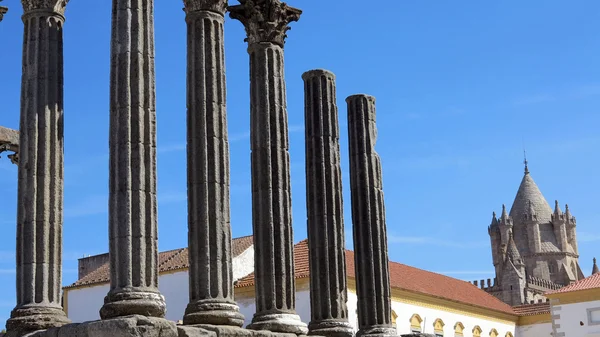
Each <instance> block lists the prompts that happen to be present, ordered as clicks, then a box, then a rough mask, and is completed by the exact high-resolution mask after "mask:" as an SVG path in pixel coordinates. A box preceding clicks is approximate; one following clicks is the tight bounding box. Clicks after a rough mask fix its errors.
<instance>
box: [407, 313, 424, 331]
mask: <svg viewBox="0 0 600 337" xmlns="http://www.w3.org/2000/svg"><path fill="white" fill-rule="evenodd" d="M421 323H423V319H422V318H421V316H419V314H414V315H412V317H411V318H410V331H411V332H421Z"/></svg>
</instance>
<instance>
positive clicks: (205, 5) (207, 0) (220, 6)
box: [183, 0, 227, 15]
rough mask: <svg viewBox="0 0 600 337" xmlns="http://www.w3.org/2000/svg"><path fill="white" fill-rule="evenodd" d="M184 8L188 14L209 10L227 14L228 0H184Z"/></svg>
mask: <svg viewBox="0 0 600 337" xmlns="http://www.w3.org/2000/svg"><path fill="white" fill-rule="evenodd" d="M183 5H184V6H185V8H184V9H183V10H184V11H185V12H186V13H187V14H190V13H193V12H198V11H209V12H215V13H219V14H221V15H225V12H226V11H227V0H183Z"/></svg>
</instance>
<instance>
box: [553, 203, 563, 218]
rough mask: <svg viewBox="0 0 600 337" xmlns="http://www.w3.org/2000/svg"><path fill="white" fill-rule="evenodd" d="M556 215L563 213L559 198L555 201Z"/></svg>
mask: <svg viewBox="0 0 600 337" xmlns="http://www.w3.org/2000/svg"><path fill="white" fill-rule="evenodd" d="M554 215H555V216H560V215H562V211H561V210H560V205H559V204H558V200H555V201H554Z"/></svg>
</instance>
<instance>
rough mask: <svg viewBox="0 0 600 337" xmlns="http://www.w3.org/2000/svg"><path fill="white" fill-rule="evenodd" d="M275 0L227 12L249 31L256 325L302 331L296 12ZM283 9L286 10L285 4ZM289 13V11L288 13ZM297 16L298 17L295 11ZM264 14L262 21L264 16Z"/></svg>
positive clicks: (248, 3)
mask: <svg viewBox="0 0 600 337" xmlns="http://www.w3.org/2000/svg"><path fill="white" fill-rule="evenodd" d="M286 8H287V7H286V6H285V5H284V4H282V3H280V2H279V1H276V0H261V1H256V2H253V1H251V0H247V1H242V4H241V5H239V6H233V7H230V11H231V13H230V14H231V17H232V18H234V19H238V20H240V21H241V22H242V23H243V24H244V26H245V27H246V31H247V32H248V39H247V41H248V44H249V46H248V53H249V54H250V97H251V99H250V127H251V132H250V143H251V145H250V147H251V151H252V153H251V161H252V163H251V167H252V229H253V233H254V248H255V249H254V259H255V263H254V266H255V273H254V274H255V278H256V314H255V315H254V317H253V319H252V323H251V324H250V325H249V326H248V328H250V329H254V330H269V331H273V332H283V333H295V334H306V333H307V332H308V329H307V328H306V324H304V323H302V322H301V321H300V317H299V316H298V315H297V314H296V284H295V280H294V256H293V234H292V216H291V213H292V212H291V186H290V156H289V152H288V147H289V139H288V124H287V123H288V117H287V107H286V91H285V81H284V73H283V69H284V68H283V47H282V46H283V35H282V34H281V32H285V30H286V29H283V28H282V27H287V24H288V23H289V22H290V18H291V17H292V16H294V15H296V16H299V11H297V10H296V12H294V13H296V14H292V12H293V11H291V9H286ZM283 9H284V10H283ZM286 13H287V14H286ZM296 19H297V17H296ZM265 20H266V21H265Z"/></svg>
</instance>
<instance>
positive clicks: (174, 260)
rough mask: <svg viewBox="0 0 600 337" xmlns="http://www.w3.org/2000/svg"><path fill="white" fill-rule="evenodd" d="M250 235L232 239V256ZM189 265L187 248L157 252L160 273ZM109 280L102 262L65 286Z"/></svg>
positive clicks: (246, 244)
mask: <svg viewBox="0 0 600 337" xmlns="http://www.w3.org/2000/svg"><path fill="white" fill-rule="evenodd" d="M252 242H253V241H252V235H250V236H244V237H241V238H235V239H233V240H232V253H233V256H238V255H240V254H241V253H243V252H244V251H246V249H248V248H250V247H251V246H252ZM188 267H189V262H188V249H187V248H180V249H175V250H169V251H166V252H162V253H159V254H158V270H159V272H160V273H164V272H167V271H173V270H180V269H186V268H188ZM107 282H110V267H109V262H106V263H104V264H103V265H101V266H100V267H98V268H97V269H96V270H94V271H92V272H90V273H89V274H88V275H86V276H84V277H82V278H81V279H80V280H77V281H76V282H75V283H73V284H71V285H69V286H66V287H65V288H72V287H78V286H84V285H92V284H101V283H107Z"/></svg>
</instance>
